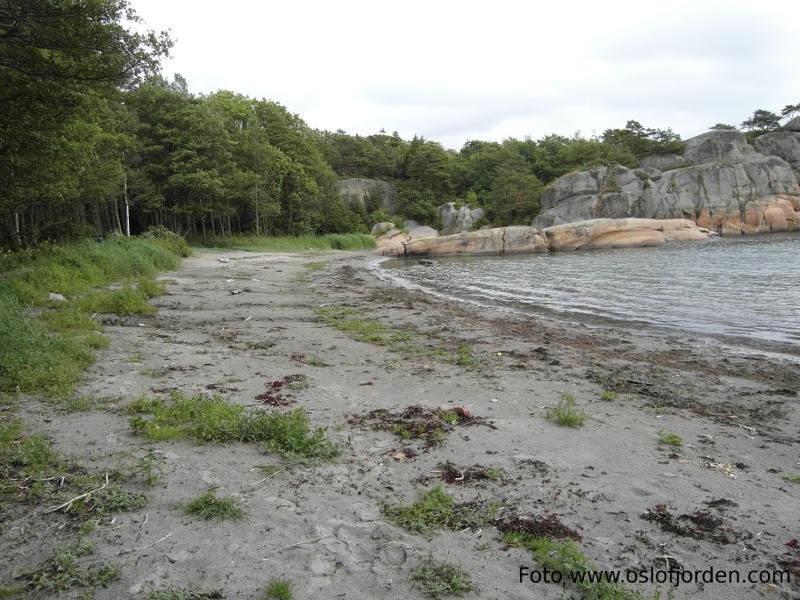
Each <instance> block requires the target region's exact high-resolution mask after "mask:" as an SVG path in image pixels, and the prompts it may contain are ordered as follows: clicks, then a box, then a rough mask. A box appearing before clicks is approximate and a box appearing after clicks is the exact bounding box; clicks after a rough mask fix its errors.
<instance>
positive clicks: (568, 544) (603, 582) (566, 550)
mask: <svg viewBox="0 0 800 600" xmlns="http://www.w3.org/2000/svg"><path fill="white" fill-rule="evenodd" d="M503 541H504V542H506V543H507V544H508V545H510V546H522V547H523V548H527V549H528V550H530V551H531V552H532V553H533V556H534V557H535V558H536V561H537V562H538V563H539V565H541V566H542V567H544V568H547V569H548V570H550V571H551V572H553V571H558V572H559V573H561V575H562V580H563V581H564V582H571V581H573V577H574V579H575V587H577V588H578V589H579V590H581V597H582V598H587V600H588V599H592V600H646V597H645V596H643V595H642V594H641V593H640V592H638V591H636V590H631V589H628V588H626V587H624V586H623V585H621V584H619V583H616V582H612V581H609V578H608V577H607V576H606V577H601V578H600V581H592V580H591V579H590V578H589V577H588V576H585V574H587V573H588V572H590V571H596V569H595V567H594V566H593V565H592V564H591V562H590V561H589V558H588V557H587V556H585V555H584V554H583V553H581V552H580V551H579V550H578V548H577V546H576V545H575V543H574V542H573V541H570V540H567V541H555V540H551V539H548V538H544V537H536V536H534V535H531V534H527V533H514V532H509V533H505V534H504V535H503ZM570 574H573V575H570ZM581 574H583V575H584V576H581ZM657 598H660V595H658V594H656V595H654V596H653V597H652V599H651V600H657Z"/></svg>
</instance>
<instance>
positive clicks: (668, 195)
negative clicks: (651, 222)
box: [532, 121, 800, 234]
mask: <svg viewBox="0 0 800 600" xmlns="http://www.w3.org/2000/svg"><path fill="white" fill-rule="evenodd" d="M792 123H794V121H792V122H790V123H789V124H787V126H792V127H794V125H792ZM756 147H757V148H758V149H759V150H760V152H759V151H757V150H756V149H755V148H753V147H752V146H750V145H749V144H748V143H747V141H746V139H745V137H744V135H743V134H742V133H740V132H738V131H712V132H709V133H704V134H702V135H699V136H697V137H695V138H692V139H690V140H687V142H686V149H685V151H684V153H683V155H681V156H678V155H674V154H672V155H665V156H652V157H647V158H645V159H642V160H641V165H642V166H641V168H639V169H628V168H626V167H623V166H619V165H617V166H610V167H599V168H596V169H592V170H589V171H581V172H577V173H571V174H568V175H565V176H563V177H561V178H560V179H558V180H557V181H556V182H555V183H554V184H553V185H552V186H551V187H550V189H548V190H547V191H546V192H545V194H544V196H543V197H542V201H541V203H542V212H541V213H540V214H539V215H538V216H537V217H536V219H534V221H533V224H532V225H533V226H534V227H549V226H553V225H559V224H563V223H573V222H576V221H583V220H587V219H597V218H624V217H639V218H646V219H672V218H686V219H691V220H692V221H695V222H696V223H697V225H699V226H700V227H703V228H707V229H710V230H713V231H716V232H719V233H722V234H741V233H760V232H771V231H794V230H798V229H800V184H798V179H797V173H796V172H795V171H794V170H793V169H792V166H797V165H798V164H800V133H798V132H796V131H794V130H790V129H785V130H784V131H781V132H777V133H771V134H767V135H764V136H761V137H759V138H757V140H756Z"/></svg>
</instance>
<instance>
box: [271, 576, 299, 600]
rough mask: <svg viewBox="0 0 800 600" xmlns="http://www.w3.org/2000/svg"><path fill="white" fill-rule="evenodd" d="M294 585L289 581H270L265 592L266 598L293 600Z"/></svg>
mask: <svg viewBox="0 0 800 600" xmlns="http://www.w3.org/2000/svg"><path fill="white" fill-rule="evenodd" d="M293 592H294V584H293V583H292V582H291V581H289V580H288V579H270V580H269V581H268V582H267V587H266V589H265V590H264V597H265V598H268V599H270V598H271V599H274V600H292V595H293Z"/></svg>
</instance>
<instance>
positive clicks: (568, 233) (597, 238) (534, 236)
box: [376, 219, 717, 257]
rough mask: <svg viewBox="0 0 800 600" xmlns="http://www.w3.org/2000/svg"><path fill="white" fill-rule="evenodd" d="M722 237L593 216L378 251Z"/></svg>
mask: <svg viewBox="0 0 800 600" xmlns="http://www.w3.org/2000/svg"><path fill="white" fill-rule="evenodd" d="M716 235H717V234H716V233H714V232H712V231H709V230H707V229H704V228H701V227H698V226H697V225H696V224H695V223H694V222H693V221H689V220H687V219H665V220H656V219H593V220H588V221H580V222H577V223H568V224H565V225H556V226H554V227H547V228H545V229H536V228H535V227H525V226H513V227H498V228H494V229H482V230H480V231H470V232H467V233H458V234H454V235H447V236H441V237H437V238H418V239H411V240H403V239H398V238H395V239H394V241H392V240H387V243H385V244H380V247H379V248H378V250H377V251H376V253H377V254H381V255H383V256H395V257H400V256H405V257H409V256H443V255H456V256H458V255H471V256H472V255H474V256H480V255H492V256H503V255H510V254H532V253H536V252H549V251H554V250H590V249H598V248H629V247H641V246H658V245H661V244H665V243H667V242H675V241H701V240H708V239H709V238H711V237H713V236H716ZM379 242H380V240H379Z"/></svg>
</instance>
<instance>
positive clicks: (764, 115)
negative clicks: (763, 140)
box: [742, 108, 781, 132]
mask: <svg viewBox="0 0 800 600" xmlns="http://www.w3.org/2000/svg"><path fill="white" fill-rule="evenodd" d="M780 119H781V118H780V117H779V116H778V115H776V114H775V113H774V112H771V111H769V110H764V109H763V108H759V109H757V110H754V111H753V116H752V117H750V118H749V119H746V120H745V121H742V128H744V129H747V130H749V131H759V132H762V131H763V132H766V131H775V130H776V129H779V128H780V126H781V124H780Z"/></svg>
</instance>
